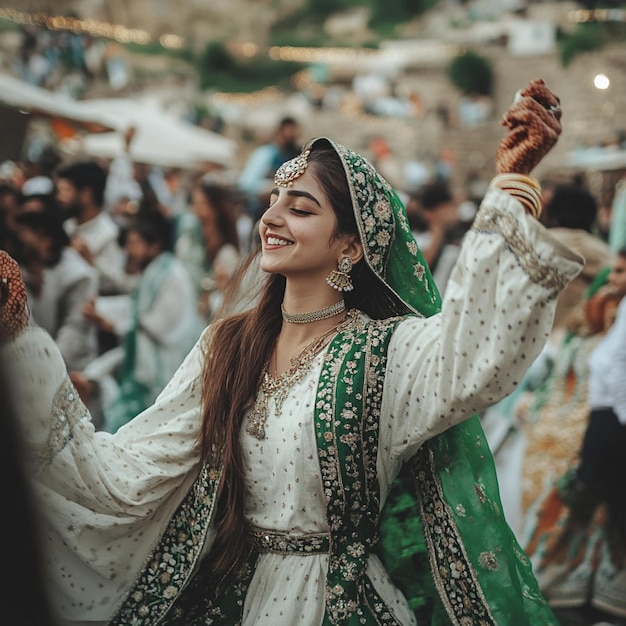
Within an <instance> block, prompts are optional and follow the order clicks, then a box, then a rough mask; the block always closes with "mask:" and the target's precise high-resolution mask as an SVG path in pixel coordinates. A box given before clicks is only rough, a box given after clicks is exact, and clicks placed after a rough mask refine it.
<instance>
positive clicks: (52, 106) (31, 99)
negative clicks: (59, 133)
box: [0, 74, 116, 132]
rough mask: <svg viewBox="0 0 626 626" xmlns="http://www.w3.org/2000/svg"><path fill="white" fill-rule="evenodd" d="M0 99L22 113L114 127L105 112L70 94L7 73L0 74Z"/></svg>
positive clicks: (93, 128)
mask: <svg viewBox="0 0 626 626" xmlns="http://www.w3.org/2000/svg"><path fill="white" fill-rule="evenodd" d="M0 103H2V104H4V105H6V106H8V107H11V108H14V109H17V110H19V111H23V112H24V113H29V114H32V115H39V116H42V117H47V118H59V119H62V120H66V121H68V122H73V123H75V124H77V125H78V126H79V127H81V128H84V129H87V130H88V131H90V132H97V131H111V130H113V129H114V128H116V126H115V124H114V123H113V120H111V119H110V118H109V116H107V115H103V114H101V113H100V112H98V111H97V110H89V109H85V108H83V107H82V106H81V103H80V102H79V101H77V100H74V99H73V98H71V97H70V96H68V95H65V94H62V93H56V92H54V91H50V90H48V89H43V88H41V87H37V86H35V85H31V84H29V83H26V82H24V81H22V80H20V79H18V78H15V77H14V76H10V75H8V74H0Z"/></svg>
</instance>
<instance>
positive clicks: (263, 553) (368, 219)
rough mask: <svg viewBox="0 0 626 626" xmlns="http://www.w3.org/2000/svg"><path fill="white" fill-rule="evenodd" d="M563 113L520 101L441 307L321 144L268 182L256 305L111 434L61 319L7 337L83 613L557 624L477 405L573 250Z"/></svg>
mask: <svg viewBox="0 0 626 626" xmlns="http://www.w3.org/2000/svg"><path fill="white" fill-rule="evenodd" d="M559 120H560V108H559V101H558V98H556V97H555V96H554V94H552V93H551V92H550V91H549V90H548V89H547V88H546V87H545V85H544V84H543V81H534V82H533V83H531V84H530V85H529V86H528V87H527V89H526V90H525V91H523V92H521V96H520V99H519V101H518V102H516V103H515V104H514V105H513V106H512V107H511V109H510V110H509V112H508V113H507V116H506V117H505V118H504V123H505V124H506V125H507V127H508V128H509V133H508V134H507V136H506V137H505V139H504V140H503V142H502V143H501V145H500V147H499V149H498V153H497V160H498V176H496V178H494V180H493V181H492V188H491V189H490V190H489V192H488V193H487V194H486V197H485V200H484V202H483V204H482V206H481V209H480V211H479V212H478V214H477V217H476V220H475V222H474V225H473V228H472V230H471V231H470V232H469V233H468V235H467V237H466V240H465V242H464V244H463V248H462V251H461V254H460V257H459V260H458V262H457V264H456V267H455V270H454V272H453V274H452V276H451V278H450V282H449V283H448V288H447V290H446V298H445V301H444V303H443V306H442V307H440V300H439V295H438V293H437V291H436V288H435V286H434V284H433V282H432V279H431V276H430V273H429V270H428V268H427V267H426V266H425V263H424V261H423V259H422V257H421V254H420V252H419V250H418V247H417V245H416V243H415V241H414V239H413V237H412V235H411V231H410V228H409V224H408V220H407V217H406V213H405V211H404V207H403V206H402V204H401V202H400V201H399V199H398V197H397V196H396V194H395V193H394V192H393V190H392V188H391V186H390V185H389V184H388V183H387V182H386V181H385V180H384V179H383V178H382V177H381V176H380V175H379V174H378V173H377V172H376V171H375V170H374V168H373V167H372V166H371V165H370V164H369V163H368V162H367V161H366V160H365V159H364V158H363V157H361V156H359V155H358V154H356V153H354V152H353V151H352V150H350V149H348V148H346V147H344V146H341V145H339V144H336V143H334V142H333V141H331V140H329V139H326V138H318V139H315V140H312V141H310V142H309V143H308V144H307V146H306V147H305V149H304V151H303V152H302V154H301V155H300V156H298V157H297V158H295V159H293V160H292V161H290V162H288V163H286V164H285V165H284V166H282V167H281V168H280V169H279V171H278V172H277V174H276V177H275V185H276V188H275V189H274V191H273V193H272V195H271V200H270V205H269V207H268V208H267V210H266V211H265V213H264V214H263V216H262V218H261V220H260V227H259V229H260V236H261V241H262V249H261V251H260V267H261V269H262V270H263V272H264V273H265V276H266V277H265V279H264V280H263V281H261V284H260V285H259V286H260V293H259V296H258V299H257V300H256V303H255V305H254V306H253V308H251V309H250V310H247V311H244V312H240V313H237V314H234V315H228V316H224V317H222V318H220V319H219V320H217V321H215V322H214V323H213V324H212V325H211V326H210V327H209V328H208V329H207V330H206V331H205V333H204V334H203V336H202V337H201V339H200V341H199V342H198V344H197V346H196V347H195V348H194V349H193V350H192V351H191V353H190V354H189V356H188V357H187V359H186V360H185V362H184V363H183V365H182V366H181V367H180V369H179V370H178V372H177V373H176V374H175V375H174V377H173V379H172V380H171V381H170V383H169V384H168V385H167V387H166V388H165V389H164V391H163V392H162V393H161V395H160V396H159V397H158V398H157V400H156V402H155V404H154V405H153V406H152V407H150V408H148V409H147V410H146V411H144V412H143V413H142V414H140V415H139V416H138V417H136V418H135V419H134V420H132V421H131V422H130V423H129V424H127V425H125V426H123V427H122V428H121V429H119V430H118V431H117V432H116V433H114V434H109V433H95V434H94V432H93V428H92V426H91V424H90V421H89V415H88V412H87V410H86V409H85V407H84V406H83V405H82V404H81V402H80V400H79V398H78V397H77V394H76V392H75V390H74V389H73V387H72V386H71V383H69V381H68V380H67V378H66V376H65V375H64V374H63V372H61V371H60V368H59V367H58V363H57V361H58V358H57V356H56V352H55V351H54V349H53V347H52V346H51V345H50V342H49V341H48V340H47V339H46V337H45V335H42V333H41V332H38V331H36V330H33V329H30V330H25V331H23V332H21V333H19V334H18V336H17V338H13V339H11V341H9V342H8V343H7V345H6V347H5V349H4V354H5V356H6V358H9V359H11V362H12V364H13V365H14V367H12V372H11V373H12V375H13V378H12V384H13V388H14V389H15V396H16V404H17V406H19V407H20V410H21V412H22V414H23V415H24V416H25V422H26V424H25V426H26V438H27V440H28V442H29V444H30V446H31V449H32V452H33V455H32V472H33V475H34V484H35V486H36V488H37V491H38V493H39V495H40V496H41V500H42V505H43V508H44V511H45V519H46V528H45V532H46V545H47V546H48V548H49V549H48V554H47V561H48V563H47V567H48V569H49V571H51V572H52V576H51V584H52V585H53V595H54V598H55V600H56V605H57V607H58V610H59V612H60V613H61V614H62V615H63V616H64V618H65V620H66V621H68V622H69V623H81V622H84V621H87V622H91V623H93V622H102V623H108V624H119V625H122V624H124V625H127V624H133V625H148V624H150V625H155V624H169V625H181V626H182V625H184V626H192V625H200V624H243V625H251V624H255V625H271V626H276V625H278V624H285V625H289V626H291V625H295V624H301V625H309V624H310V625H316V626H319V625H321V624H377V625H380V624H384V625H399V624H402V625H405V624H433V625H437V624H458V625H463V626H466V625H471V624H476V625H483V624H508V625H522V624H524V625H531V624H532V625H535V624H556V621H555V619H554V617H553V615H552V613H551V611H550V609H549V607H548V606H547V604H546V603H545V601H544V599H543V598H542V596H541V594H540V593H539V591H538V589H537V586H536V583H535V580H534V578H533V575H532V572H531V570H530V567H529V565H528V560H527V558H526V556H525V555H524V553H523V551H522V550H521V549H520V548H519V546H518V545H517V543H516V542H515V540H514V538H513V535H512V533H511V531H510V529H509V527H508V525H507V524H506V521H505V520H504V518H503V516H502V512H501V506H500V502H499V497H498V487H497V482H496V478H495V473H494V468H493V461H492V458H491V454H490V451H489V448H488V445H487V443H486V441H485V438H484V436H483V433H482V430H481V428H480V424H479V422H478V419H477V418H476V417H472V416H475V415H476V414H477V413H478V412H479V411H480V410H482V409H484V408H485V407H486V406H488V405H490V404H492V403H494V402H496V401H498V400H500V399H501V398H502V397H504V396H505V395H506V394H508V393H510V392H511V391H512V389H513V388H514V387H515V385H516V384H517V382H518V381H519V380H521V378H522V376H523V374H524V371H525V370H526V368H527V367H528V366H529V365H530V363H532V361H533V359H534V358H535V356H536V355H537V353H538V352H539V350H540V349H541V346H542V345H543V342H544V341H545V338H546V336H547V333H548V331H549V328H550V325H551V323H552V316H553V314H554V306H555V302H556V297H557V295H558V293H559V292H560V290H561V289H563V287H564V286H565V285H566V284H567V283H568V282H569V281H570V280H571V279H572V278H573V277H574V276H575V275H576V274H577V273H578V272H579V271H580V268H581V264H582V260H581V259H580V258H579V257H578V256H576V255H575V254H573V253H571V252H570V251H569V250H568V249H566V248H565V247H563V246H562V245H560V244H559V243H558V242H557V241H555V240H554V239H553V238H551V237H550V235H549V234H548V233H547V232H546V230H545V229H544V228H543V226H541V224H540V223H539V222H538V221H537V219H536V217H537V215H538V214H539V212H540V208H541V207H540V198H539V193H538V185H537V183H536V181H535V180H534V179H532V178H531V177H529V176H528V174H529V173H530V171H531V170H532V168H533V167H534V166H535V165H536V164H537V163H538V162H539V160H540V159H541V158H542V157H543V156H544V154H545V153H546V152H547V151H548V150H549V149H550V148H551V147H552V146H553V145H554V143H555V142H556V139H557V137H558V134H559V132H560V122H559ZM14 288H15V289H16V291H19V285H14ZM55 363H56V366H55ZM22 364H23V365H22ZM26 364H28V366H26ZM42 368H43V369H45V370H46V371H47V372H48V375H47V376H46V377H45V378H42V376H41V373H40V370H41V369H42ZM35 385H36V386H37V393H36V394H33V393H32V388H33V387H34V386H35ZM29 389H30V393H29V392H28V390H29ZM50 407H51V410H50ZM51 414H52V419H51V418H50V415H51Z"/></svg>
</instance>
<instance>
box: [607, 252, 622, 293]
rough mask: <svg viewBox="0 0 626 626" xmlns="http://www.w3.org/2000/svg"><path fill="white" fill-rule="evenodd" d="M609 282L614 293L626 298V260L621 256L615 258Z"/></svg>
mask: <svg viewBox="0 0 626 626" xmlns="http://www.w3.org/2000/svg"><path fill="white" fill-rule="evenodd" d="M608 280H609V285H610V286H611V289H612V291H613V293H615V294H616V295H619V296H626V258H624V257H623V256H622V255H621V254H618V255H616V256H615V259H614V260H613V264H612V265H611V273H610V274H609V278H608Z"/></svg>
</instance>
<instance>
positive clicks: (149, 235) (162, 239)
mask: <svg viewBox="0 0 626 626" xmlns="http://www.w3.org/2000/svg"><path fill="white" fill-rule="evenodd" d="M130 232H134V233H137V234H138V235H139V236H140V237H141V238H142V239H143V240H144V241H145V242H146V243H147V244H150V245H152V244H154V243H158V244H159V245H160V247H161V249H162V250H164V251H165V250H170V251H171V250H172V246H173V237H174V225H173V224H172V221H171V220H170V219H169V218H167V217H166V216H165V215H163V214H162V213H152V214H151V215H140V216H138V217H136V218H135V219H134V220H132V221H131V222H130V223H129V224H128V225H127V226H126V227H125V228H124V230H123V231H122V233H121V234H120V244H121V245H122V246H123V245H124V244H125V243H126V238H127V237H128V233H130Z"/></svg>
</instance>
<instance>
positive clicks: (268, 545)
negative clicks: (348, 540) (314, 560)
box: [250, 529, 330, 556]
mask: <svg viewBox="0 0 626 626" xmlns="http://www.w3.org/2000/svg"><path fill="white" fill-rule="evenodd" d="M250 542H251V543H252V545H253V546H254V547H255V548H256V549H257V550H258V551H259V552H261V553H270V552H271V553H275V554H300V555H301V556H306V555H309V554H327V553H328V551H329V550H330V534H329V533H312V534H309V535H290V534H289V533H280V532H276V531H270V530H263V529H254V530H253V531H252V532H251V533H250Z"/></svg>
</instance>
